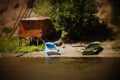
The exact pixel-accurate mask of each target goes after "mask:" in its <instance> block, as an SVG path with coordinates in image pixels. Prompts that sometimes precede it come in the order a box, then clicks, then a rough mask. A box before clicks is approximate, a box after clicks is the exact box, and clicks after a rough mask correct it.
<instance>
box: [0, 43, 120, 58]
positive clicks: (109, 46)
mask: <svg viewBox="0 0 120 80" xmlns="http://www.w3.org/2000/svg"><path fill="white" fill-rule="evenodd" d="M115 43H117V42H115V41H105V42H102V43H101V46H102V47H103V51H101V52H100V53H99V54H98V55H82V53H81V50H82V49H83V48H84V46H86V45H87V44H86V43H71V44H70V43H69V44H67V43H66V44H63V45H62V46H59V47H58V48H59V50H60V52H61V55H47V54H46V53H45V51H38V52H32V53H0V57H120V50H115V49H113V45H114V44H115Z"/></svg>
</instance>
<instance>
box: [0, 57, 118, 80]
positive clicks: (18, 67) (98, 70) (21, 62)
mask: <svg viewBox="0 0 120 80" xmlns="http://www.w3.org/2000/svg"><path fill="white" fill-rule="evenodd" d="M0 80H120V58H95V57H94V58H93V57H91V58H90V57H83V58H49V57H48V58H0Z"/></svg>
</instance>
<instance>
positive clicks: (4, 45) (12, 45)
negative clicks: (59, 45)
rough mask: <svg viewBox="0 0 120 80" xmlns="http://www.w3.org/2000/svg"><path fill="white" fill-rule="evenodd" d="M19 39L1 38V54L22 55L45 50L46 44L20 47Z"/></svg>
mask: <svg viewBox="0 0 120 80" xmlns="http://www.w3.org/2000/svg"><path fill="white" fill-rule="evenodd" d="M18 41H19V40H18V38H14V37H13V38H10V39H7V38H0V52H3V53H21V52H25V53H27V52H35V51H42V50H44V44H41V45H39V46H21V47H20V46H19V45H18Z"/></svg>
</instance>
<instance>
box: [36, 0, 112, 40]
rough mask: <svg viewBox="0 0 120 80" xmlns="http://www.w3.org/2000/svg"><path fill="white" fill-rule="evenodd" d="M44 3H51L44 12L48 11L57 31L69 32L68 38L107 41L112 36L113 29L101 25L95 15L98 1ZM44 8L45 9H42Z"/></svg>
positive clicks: (50, 0) (54, 0) (75, 0)
mask: <svg viewBox="0 0 120 80" xmlns="http://www.w3.org/2000/svg"><path fill="white" fill-rule="evenodd" d="M43 1H44V2H45V1H47V2H50V4H49V5H50V7H49V8H47V9H45V10H44V11H48V13H47V14H49V15H47V16H50V17H51V19H52V21H53V22H54V25H55V26H56V28H57V29H62V30H65V31H66V32H67V37H68V38H71V39H76V40H81V39H87V38H94V37H96V38H100V39H106V38H109V36H111V34H112V33H111V29H109V28H107V25H106V23H105V24H100V23H99V20H98V18H97V17H96V16H95V15H94V14H95V13H96V12H97V9H96V3H95V1H96V0H43ZM37 6H38V5H37ZM37 8H38V7H37ZM39 8H40V7H39ZM42 8H43V7H41V8H40V9H42ZM39 11H40V10H36V12H39ZM38 14H39V13H38ZM100 26H102V29H100ZM96 29H97V30H98V29H100V30H99V32H100V33H101V34H100V33H99V32H97V30H96ZM104 29H105V30H104ZM102 30H104V33H102ZM107 32H108V33H107ZM106 33H107V34H106ZM97 34H98V35H99V36H98V35H97ZM93 36H94V37H93ZM101 36H105V38H104V37H102V38H101Z"/></svg>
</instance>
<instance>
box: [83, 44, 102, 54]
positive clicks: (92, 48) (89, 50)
mask: <svg viewBox="0 0 120 80" xmlns="http://www.w3.org/2000/svg"><path fill="white" fill-rule="evenodd" d="M102 50H103V48H102V47H101V46H100V42H92V43H90V44H88V45H87V46H86V47H85V48H84V49H83V51H81V52H82V54H83V55H96V54H99V53H100V52H101V51H102Z"/></svg>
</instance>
